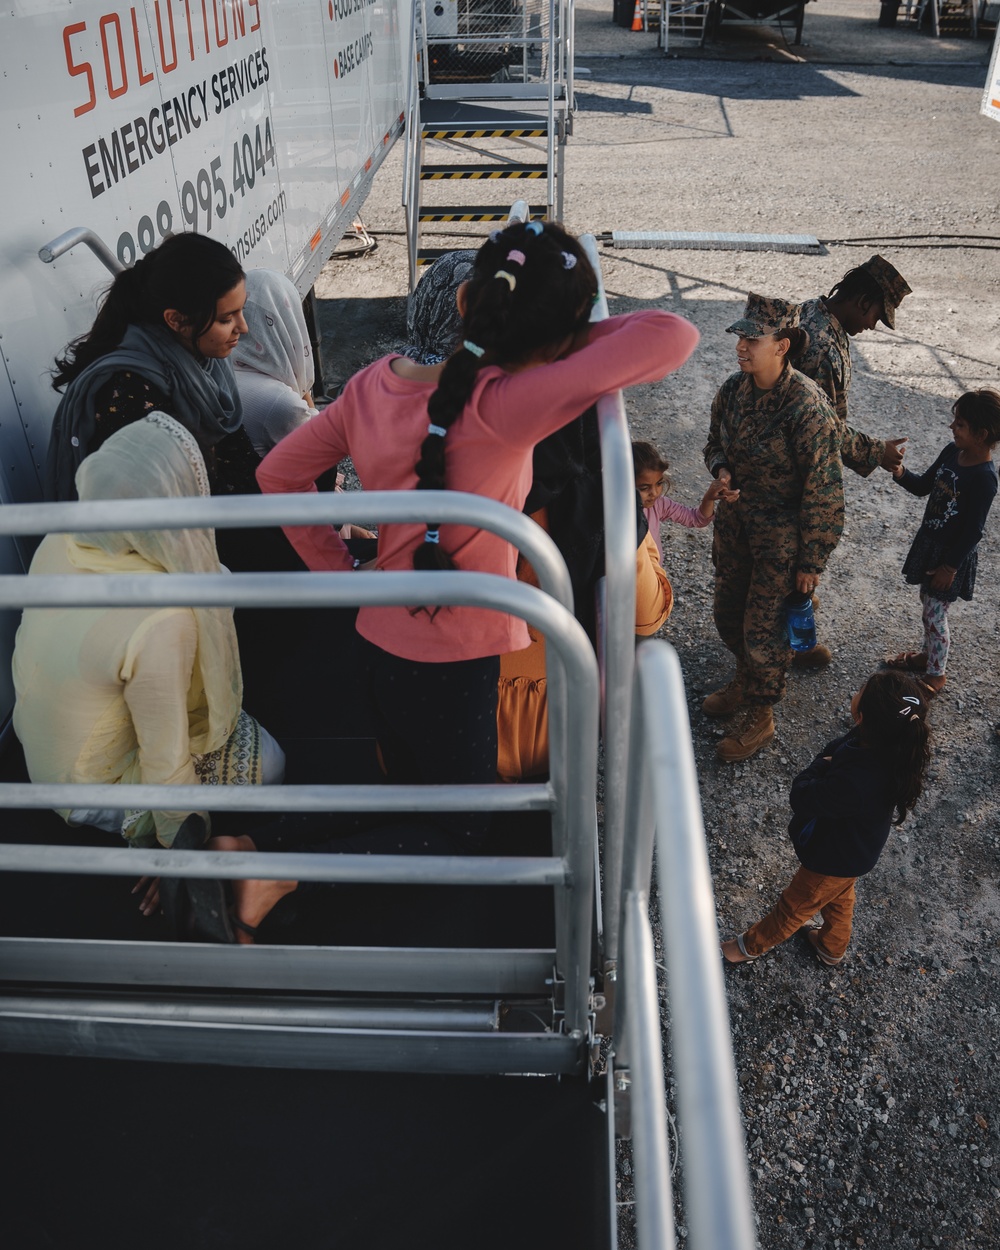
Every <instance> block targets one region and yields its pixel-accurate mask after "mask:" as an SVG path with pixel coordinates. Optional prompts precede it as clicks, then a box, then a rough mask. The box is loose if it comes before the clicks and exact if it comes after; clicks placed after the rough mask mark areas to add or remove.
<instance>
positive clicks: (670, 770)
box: [614, 641, 757, 1250]
mask: <svg viewBox="0 0 1000 1250" xmlns="http://www.w3.org/2000/svg"><path fill="white" fill-rule="evenodd" d="M627 823H628V829H629V832H630V837H629V840H628V842H627V844H626V854H625V857H624V862H623V874H622V887H623V888H622V906H621V932H622V946H621V951H620V953H619V968H618V974H619V975H618V994H617V998H616V1002H615V1008H616V1019H615V1030H614V1036H615V1045H614V1065H615V1070H616V1073H617V1075H618V1076H619V1077H620V1078H624V1082H625V1083H628V1082H630V1083H631V1090H632V1096H631V1099H630V1105H631V1108H632V1129H633V1141H634V1146H635V1150H634V1155H635V1186H636V1218H637V1224H638V1229H639V1234H640V1243H641V1244H642V1245H653V1246H657V1247H673V1245H674V1244H675V1241H674V1217H673V1200H672V1193H671V1185H670V1168H669V1152H668V1147H667V1133H666V1121H665V1101H664V1090H663V1075H662V1072H663V1067H662V1064H663V1060H662V1042H661V1036H660V1022H659V1012H658V1010H657V1005H656V968H655V963H654V961H653V945H652V939H651V931H650V925H649V919H648V912H647V905H648V899H649V889H650V881H651V873H652V859H653V845H654V838H655V845H656V861H657V881H658V884H659V904H660V908H659V910H660V922H661V925H662V930H663V951H664V959H665V963H666V973H667V986H668V991H669V1007H670V1041H671V1049H672V1052H673V1062H674V1073H675V1076H676V1082H677V1102H678V1122H679V1135H680V1142H681V1146H682V1148H683V1153H684V1195H683V1197H684V1211H685V1223H686V1225H687V1228H688V1240H687V1245H688V1246H690V1247H691V1248H692V1250H755V1247H756V1244H757V1242H756V1237H755V1233H754V1219H753V1209H752V1205H751V1200H750V1181H749V1175H748V1172H747V1160H746V1147H745V1144H744V1134H743V1125H742V1123H741V1119H740V1112H739V1100H738V1095H737V1086H736V1072H735V1067H734V1063H733V1052H732V1043H731V1039H730V1030H729V1017H728V1011H727V1008H726V995H725V987H724V984H723V969H722V958H721V955H720V952H719V935H718V927H717V924H716V917H715V901H714V896H713V891H712V877H711V872H710V869H709V863H708V852H707V848H706V845H705V831H704V825H703V823H702V816H701V801H700V798H699V795H698V783H697V776H696V772H695V763H694V752H693V749H692V746H691V733H690V727H689V724H688V715H687V702H686V700H685V697H684V683H683V678H682V676H681V669H680V663H679V661H678V659H677V654H676V652H675V651H674V649H673V648H672V647H671V646H669V645H668V644H667V643H665V642H661V641H657V642H650V643H646V644H644V645H643V646H642V647H640V648H639V653H638V655H637V657H636V684H635V700H634V716H633V724H632V751H631V754H630V757H629V769H628V807H627Z"/></svg>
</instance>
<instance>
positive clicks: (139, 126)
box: [133, 117, 153, 165]
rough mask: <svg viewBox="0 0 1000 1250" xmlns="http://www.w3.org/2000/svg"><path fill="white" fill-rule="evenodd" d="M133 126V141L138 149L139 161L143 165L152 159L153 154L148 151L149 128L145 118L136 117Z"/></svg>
mask: <svg viewBox="0 0 1000 1250" xmlns="http://www.w3.org/2000/svg"><path fill="white" fill-rule="evenodd" d="M133 124H134V126H135V141H136V144H137V146H138V148H139V159H140V161H141V163H142V164H143V165H145V163H146V162H147V161H151V160H152V159H153V153H152V152H151V151H150V150H149V126H148V124H147V122H146V119H145V117H137V118H136V119H135V122H134V123H133Z"/></svg>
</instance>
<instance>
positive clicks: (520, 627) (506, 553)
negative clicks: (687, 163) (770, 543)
mask: <svg viewBox="0 0 1000 1250" xmlns="http://www.w3.org/2000/svg"><path fill="white" fill-rule="evenodd" d="M596 292H597V279H596V277H595V275H594V272H593V270H592V268H591V266H590V264H589V262H588V261H587V258H586V255H585V254H584V252H583V250H582V248H581V247H580V245H579V243H578V242H577V241H576V239H574V238H573V237H572V236H571V235H569V234H567V233H566V231H564V230H563V229H562V228H561V227H559V226H557V225H553V224H548V223H546V224H545V225H542V224H541V223H540V222H529V223H528V224H526V225H525V224H522V223H517V224H515V225H512V226H510V227H508V228H507V229H506V230H503V231H497V232H495V233H494V234H493V235H492V236H491V237H490V239H489V240H488V241H487V242H486V243H484V244H483V246H482V248H481V249H480V250H479V252H478V254H477V256H476V261H475V266H474V269H473V271H472V276H471V278H470V279H469V281H468V282H466V283H463V284H462V286H461V287H460V288H459V292H458V297H457V298H458V305H459V310H460V312H461V314H462V317H463V326H464V329H463V340H462V345H461V346H460V347H459V348H458V349H457V350H456V351H455V352H454V353H453V354H452V355H451V356H450V357H449V358H448V359H447V360H446V361H445V362H444V363H442V364H434V365H422V364H418V363H417V362H415V361H413V360H410V359H408V358H406V357H404V356H398V355H394V356H387V357H384V358H383V359H381V360H378V361H376V362H375V363H374V364H372V365H370V366H369V367H368V368H367V369H364V370H362V371H361V372H360V373H359V374H357V375H356V376H355V377H354V378H352V379H351V381H349V382H348V384H347V385H346V387H345V388H344V391H343V393H342V394H341V395H340V397H339V398H338V399H336V400H335V401H334V402H333V403H332V404H330V405H329V407H327V408H326V409H324V410H323V411H322V412H320V413H319V415H318V416H316V417H314V418H313V419H312V420H311V421H309V422H308V423H306V424H305V425H303V426H302V427H301V428H299V429H298V430H296V431H294V432H293V433H292V434H290V435H289V436H288V437H287V438H285V439H283V440H282V441H281V442H280V443H279V444H278V445H277V446H276V447H275V448H274V449H273V450H272V451H271V452H270V453H269V455H268V456H267V457H266V459H265V460H264V461H263V463H262V464H261V466H260V469H259V470H258V481H259V482H260V485H261V488H262V489H263V490H264V492H265V493H274V492H288V491H306V492H308V491H313V490H315V489H316V487H315V481H316V478H317V477H318V476H319V475H320V474H322V473H323V472H324V471H325V470H327V469H328V468H329V467H330V466H332V465H335V464H336V463H337V462H338V461H340V460H342V459H343V458H344V457H345V456H350V457H351V459H352V460H353V462H354V467H355V470H356V471H357V474H358V476H359V478H360V480H361V482H362V485H363V486H364V487H365V488H366V489H369V490H413V489H425V490H439V489H443V488H447V489H451V490H462V491H470V492H473V493H476V494H480V495H484V496H487V497H489V498H491V499H496V500H499V501H500V502H501V503H505V504H508V505H510V506H511V507H513V508H515V509H518V510H520V509H521V508H522V506H523V504H524V501H525V498H526V496H527V493H528V490H529V488H530V486H531V482H532V449H533V448H534V446H535V444H536V443H537V442H539V441H540V440H541V439H543V438H545V437H546V436H547V435H548V434H550V433H552V432H553V431H554V430H557V429H559V428H560V427H561V426H563V425H565V424H566V423H567V422H569V421H571V420H573V419H574V418H576V417H577V416H578V415H579V414H580V413H581V412H582V411H583V410H584V409H585V408H586V407H587V406H588V405H589V404H591V403H593V402H594V400H595V399H597V398H598V397H599V396H601V395H603V394H605V393H607V392H608V391H613V390H615V389H617V388H619V387H623V386H630V385H632V384H633V383H637V382H649V381H653V380H656V379H659V378H662V377H663V376H664V375H665V374H667V373H669V372H670V371H671V370H673V369H676V368H678V367H679V366H680V365H681V364H683V363H684V361H685V360H686V359H687V358H688V356H689V355H690V354H691V352H692V351H693V350H694V347H695V344H696V343H697V341H698V332H697V331H696V330H695V329H694V327H693V326H691V325H690V324H689V323H688V322H687V321H685V320H684V319H683V318H681V317H679V316H677V315H675V314H673V313H666V312H660V311H656V310H646V311H642V312H637V313H632V314H630V315H627V316H623V317H612V318H609V319H608V320H606V321H604V322H601V323H599V324H596V325H589V324H588V318H589V316H590V312H591V308H592V305H593V301H594V299H595V296H596ZM286 532H287V534H288V537H289V539H290V541H291V542H292V543H293V545H294V546H295V548H296V549H297V551H298V552H299V554H300V555H301V557H302V559H303V560H304V561H305V563H306V564H307V565H308V566H309V568H310V569H320V570H337V569H343V570H345V571H350V570H351V569H352V568H353V567H354V564H355V562H354V561H353V560H352V558H351V556H350V554H349V553H348V551H347V548H346V547H345V546H344V544H343V542H342V541H341V539H340V537H339V536H338V534H337V532H336V530H335V529H334V528H333V527H332V526H326V525H324V526H306V527H301V528H292V529H288V530H287V531H286ZM516 555H517V553H516V552H515V551H514V549H513V548H512V547H511V546H510V545H509V544H508V543H507V542H505V541H504V540H503V539H502V538H499V537H497V536H496V535H494V534H490V533H487V532H486V531H483V530H479V529H475V528H472V527H470V526H460V525H448V526H444V525H436V524H431V525H428V526H418V525H383V526H382V527H381V528H380V532H379V547H378V558H377V567H378V568H380V569H391V570H399V569H413V568H417V569H464V570H475V571H478V572H487V573H497V574H501V575H504V576H507V577H513V576H514V571H515V562H516ZM357 631H358V634H359V635H360V651H361V662H362V664H363V666H364V671H365V674H366V687H367V689H368V691H369V693H370V696H371V699H372V702H373V705H374V709H375V717H376V725H377V735H378V741H379V746H380V748H381V752H382V756H383V760H384V764H385V768H386V771H387V774H388V777H389V779H390V781H392V782H401V783H426V784H435V783H456V782H470V783H472V782H478V783H488V782H492V781H494V780H495V779H496V767H497V729H496V700H497V678H498V673H499V657H500V655H501V654H504V653H506V652H509V651H515V650H519V649H521V648H523V647H525V646H527V645H528V631H527V627H526V625H525V624H524V622H523V621H521V620H518V619H515V618H514V617H511V616H508V615H506V614H504V613H500V612H495V611H491V610H487V609H483V608H475V607H448V608H441V609H435V608H427V609H417V608H409V609H408V608H406V607H387V608H362V609H361V610H360V612H359V613H358V620H357ZM442 819H443V820H446V819H447V818H442ZM483 819H485V818H484V817H482V815H481V814H480V816H473V817H470V816H463V818H462V822H461V826H460V827H454V826H453V831H457V832H460V833H463V834H464V833H468V832H471V831H473V830H474V829H475V827H476V825H477V823H479V822H480V821H481V820H483Z"/></svg>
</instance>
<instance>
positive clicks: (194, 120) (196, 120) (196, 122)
mask: <svg viewBox="0 0 1000 1250" xmlns="http://www.w3.org/2000/svg"><path fill="white" fill-rule="evenodd" d="M197 94H198V88H197V87H192V88H191V89H190V90H189V91H188V100H187V103H188V114H189V115H190V118H191V125H192V126H194V128H195V130H197V129H198V127H199V126H200V125H201V114H200V113H197V112H195V107H194V97H195V96H196V95H197Z"/></svg>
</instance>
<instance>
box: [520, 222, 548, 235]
mask: <svg viewBox="0 0 1000 1250" xmlns="http://www.w3.org/2000/svg"><path fill="white" fill-rule="evenodd" d="M524 228H525V230H527V231H528V232H529V234H533V235H534V236H535V238H536V239H537V238H538V236H539V235H540V234H541V233H542V231H543V230H544V229H545V227H544V226H543V225H542V223H541V222H540V221H529V222H527V223H526V225H525V227H524Z"/></svg>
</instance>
